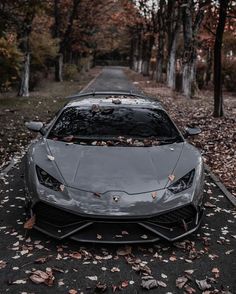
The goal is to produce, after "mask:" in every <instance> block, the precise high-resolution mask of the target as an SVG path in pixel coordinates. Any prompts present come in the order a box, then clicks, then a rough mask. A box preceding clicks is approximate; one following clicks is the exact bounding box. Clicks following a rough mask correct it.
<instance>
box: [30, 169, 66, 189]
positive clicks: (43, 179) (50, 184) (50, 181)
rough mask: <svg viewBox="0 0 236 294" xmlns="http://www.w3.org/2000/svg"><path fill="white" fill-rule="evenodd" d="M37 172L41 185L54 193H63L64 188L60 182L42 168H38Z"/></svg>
mask: <svg viewBox="0 0 236 294" xmlns="http://www.w3.org/2000/svg"><path fill="white" fill-rule="evenodd" d="M36 172H37V176H38V180H39V183H40V184H41V185H43V186H45V187H47V188H49V189H52V190H54V191H62V189H61V187H62V186H63V185H62V183H60V182H59V181H58V180H56V179H55V178H54V177H52V176H51V175H49V174H48V173H47V172H46V171H45V170H43V169H42V168H41V167H39V166H36Z"/></svg>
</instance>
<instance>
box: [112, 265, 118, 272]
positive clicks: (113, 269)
mask: <svg viewBox="0 0 236 294" xmlns="http://www.w3.org/2000/svg"><path fill="white" fill-rule="evenodd" d="M111 272H112V273H116V272H120V269H119V268H118V267H115V266H114V267H113V268H112V269H111Z"/></svg>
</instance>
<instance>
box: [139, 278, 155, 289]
mask: <svg viewBox="0 0 236 294" xmlns="http://www.w3.org/2000/svg"><path fill="white" fill-rule="evenodd" d="M141 287H142V288H144V289H147V290H149V289H153V288H157V287H158V283H157V280H155V279H154V278H153V277H151V276H146V277H143V278H142V282H141Z"/></svg>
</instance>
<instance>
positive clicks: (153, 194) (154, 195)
mask: <svg viewBox="0 0 236 294" xmlns="http://www.w3.org/2000/svg"><path fill="white" fill-rule="evenodd" d="M151 194H152V198H153V199H156V198H157V191H154V192H152V193H151Z"/></svg>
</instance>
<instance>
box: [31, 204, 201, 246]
mask: <svg viewBox="0 0 236 294" xmlns="http://www.w3.org/2000/svg"><path fill="white" fill-rule="evenodd" d="M32 214H35V215H36V224H35V229H37V230H39V231H41V232H43V233H45V234H47V235H49V236H51V237H54V238H56V239H59V240H61V239H64V238H70V239H73V240H76V241H80V242H93V243H123V244H127V243H151V242H155V241H158V240H159V239H165V240H168V241H176V240H178V239H180V238H182V237H184V236H186V235H188V234H190V233H192V232H194V231H195V230H197V229H198V227H199V225H200V221H201V218H202V215H203V210H202V208H200V207H199V206H197V207H196V206H194V205H193V204H187V205H184V206H181V207H178V208H176V209H173V210H170V211H166V212H162V213H161V214H157V215H155V216H151V217H146V216H145V217H143V218H134V217H132V218H129V217H119V218H118V217H116V218H112V217H107V218H105V217H92V216H84V215H78V214H75V213H74V212H71V211H68V210H65V209H62V208H59V207H57V206H54V205H51V204H47V203H45V202H43V201H39V202H37V203H36V204H35V205H34V206H33V207H32Z"/></svg>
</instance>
